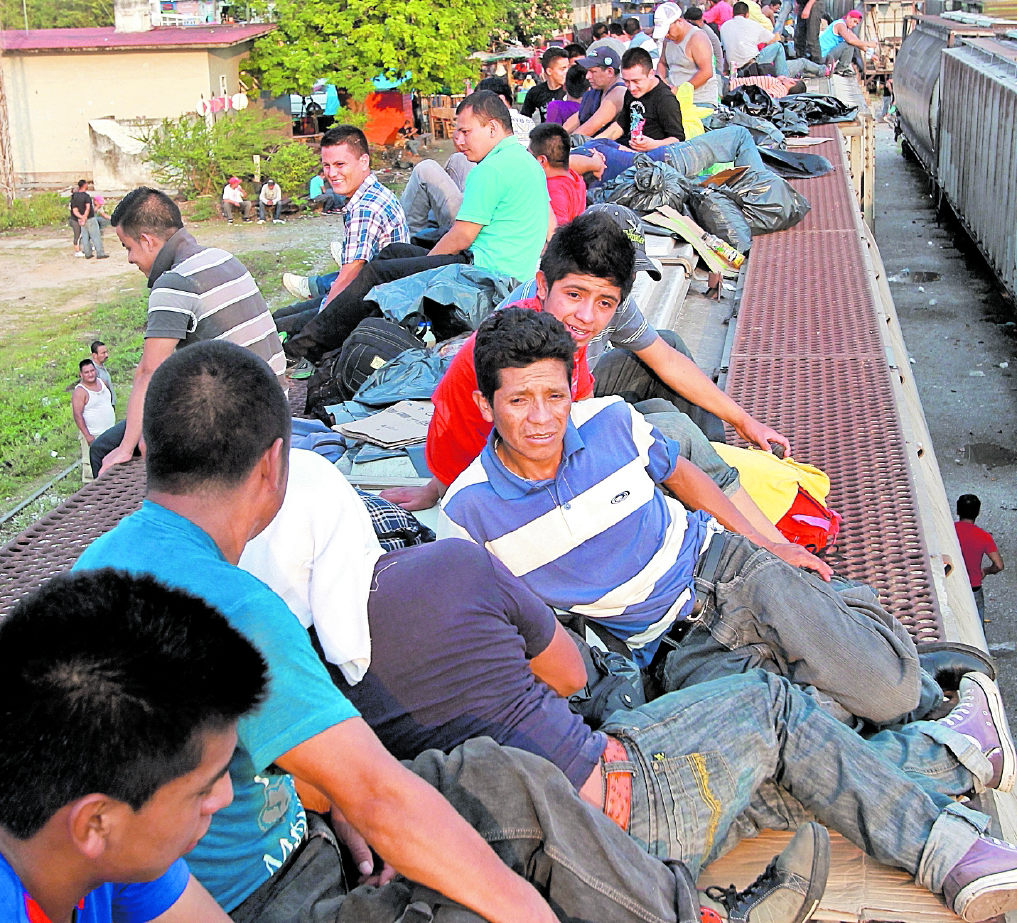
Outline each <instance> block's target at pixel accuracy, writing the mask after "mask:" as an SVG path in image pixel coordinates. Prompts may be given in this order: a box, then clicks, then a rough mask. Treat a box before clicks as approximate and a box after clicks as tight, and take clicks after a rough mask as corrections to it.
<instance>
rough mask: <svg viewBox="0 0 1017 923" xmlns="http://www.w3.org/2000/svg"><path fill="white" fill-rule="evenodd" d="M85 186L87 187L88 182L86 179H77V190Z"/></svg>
mask: <svg viewBox="0 0 1017 923" xmlns="http://www.w3.org/2000/svg"><path fill="white" fill-rule="evenodd" d="M87 185H88V180H87V179H79V180H78V188H79V189H84V188H85V187H86V186H87Z"/></svg>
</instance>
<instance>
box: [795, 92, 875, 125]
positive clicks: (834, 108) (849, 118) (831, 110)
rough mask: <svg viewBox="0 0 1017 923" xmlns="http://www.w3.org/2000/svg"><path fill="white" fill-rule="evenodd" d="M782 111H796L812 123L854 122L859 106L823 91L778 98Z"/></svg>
mask: <svg viewBox="0 0 1017 923" xmlns="http://www.w3.org/2000/svg"><path fill="white" fill-rule="evenodd" d="M777 102H778V104H779V105H780V109H781V111H782V112H794V113H796V114H798V115H800V116H801V117H802V118H804V119H805V121H806V122H808V123H809V124H810V125H824V124H826V123H828V122H853V121H854V118H855V115H856V114H857V112H858V107H857V106H849V105H847V104H846V103H843V102H841V101H840V100H839V99H837V97H836V96H824V95H823V94H821V93H798V94H796V95H793V96H785V97H784V98H783V99H779V100H777Z"/></svg>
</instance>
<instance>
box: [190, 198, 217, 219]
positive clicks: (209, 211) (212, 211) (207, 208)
mask: <svg viewBox="0 0 1017 923" xmlns="http://www.w3.org/2000/svg"><path fill="white" fill-rule="evenodd" d="M220 201H221V199H219V198H218V197H215V196H201V197H200V198H197V199H195V200H194V201H193V202H192V203H191V209H190V215H189V216H188V217H189V218H190V220H191V221H208V219H209V218H217V217H218V216H219V214H220V212H219V202H220Z"/></svg>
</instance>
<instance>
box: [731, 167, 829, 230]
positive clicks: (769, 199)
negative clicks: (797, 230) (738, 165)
mask: <svg viewBox="0 0 1017 923" xmlns="http://www.w3.org/2000/svg"><path fill="white" fill-rule="evenodd" d="M721 188H722V189H723V191H724V192H725V193H727V194H728V195H731V196H733V197H734V199H735V201H736V202H737V203H738V204H739V206H740V207H741V210H742V214H743V215H744V216H745V220H746V221H748V224H749V227H750V228H751V230H752V233H753V234H769V233H771V232H773V231H783V230H785V229H787V228H792V227H794V226H795V225H796V224H798V222H799V221H801V220H802V218H804V217H805V216H806V215H807V214H808V213H809V210H810V208H811V207H812V206H810V205H809V200H808V199H806V198H805V196H803V195H802V194H801V193H800V192H798V191H797V190H795V189H792V188H791V185H790V184H789V183H788V181H787V180H785V179H783V178H782V177H780V176H778V175H777V174H776V173H774V172H773V171H772V170H746V171H745V172H744V173H743V174H742V175H741V176H739V177H738V178H737V179H736V180H734V181H732V182H731V183H729V184H728V185H726V186H723V187H721Z"/></svg>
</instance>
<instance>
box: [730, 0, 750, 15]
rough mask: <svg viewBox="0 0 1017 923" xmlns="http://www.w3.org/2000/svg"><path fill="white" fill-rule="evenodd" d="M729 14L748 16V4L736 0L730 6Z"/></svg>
mask: <svg viewBox="0 0 1017 923" xmlns="http://www.w3.org/2000/svg"><path fill="white" fill-rule="evenodd" d="M731 15H732V16H748V15H749V5H748V4H747V3H744V2H742V0H738V2H737V3H736V4H735V5H734V6H733V7H731Z"/></svg>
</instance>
